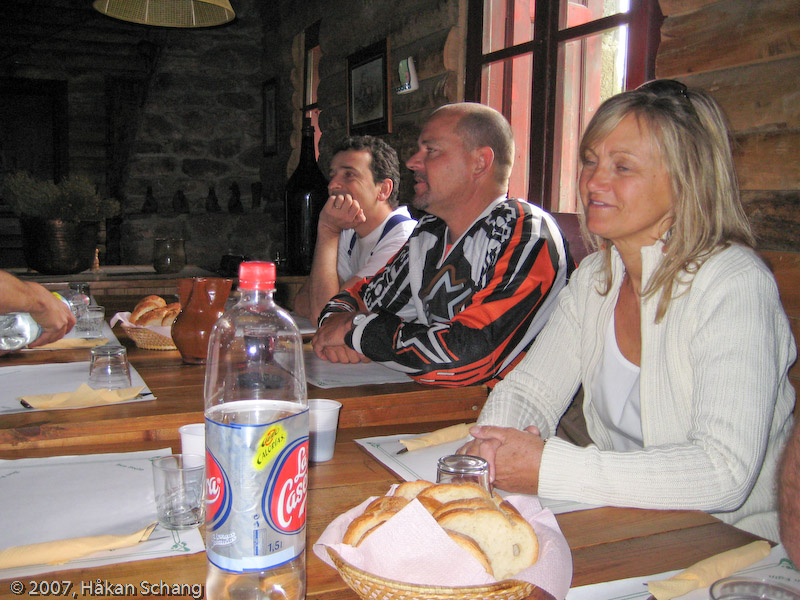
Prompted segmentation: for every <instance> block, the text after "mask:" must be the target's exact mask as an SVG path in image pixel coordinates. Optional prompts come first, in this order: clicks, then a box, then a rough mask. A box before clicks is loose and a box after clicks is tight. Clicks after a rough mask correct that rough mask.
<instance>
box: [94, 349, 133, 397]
mask: <svg viewBox="0 0 800 600" xmlns="http://www.w3.org/2000/svg"><path fill="white" fill-rule="evenodd" d="M88 383H89V387H91V388H94V389H101V388H108V389H110V390H116V389H121V388H127V387H131V367H130V364H128V351H127V350H125V347H124V346H117V345H114V344H105V345H103V346H95V347H94V348H92V350H91V360H90V362H89V382H88Z"/></svg>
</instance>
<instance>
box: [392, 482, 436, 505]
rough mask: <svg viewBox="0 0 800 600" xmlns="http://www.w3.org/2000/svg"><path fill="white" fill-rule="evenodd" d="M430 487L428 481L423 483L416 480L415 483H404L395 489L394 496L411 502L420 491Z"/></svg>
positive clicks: (430, 484)
mask: <svg viewBox="0 0 800 600" xmlns="http://www.w3.org/2000/svg"><path fill="white" fill-rule="evenodd" d="M432 485H433V484H432V483H431V482H430V481H425V480H424V479H418V480H416V481H404V482H403V483H401V484H400V485H398V486H397V487H396V488H395V490H394V495H395V496H400V497H401V498H407V499H409V500H413V499H414V498H416V497H417V494H419V493H420V492H421V491H422V490H424V489H427V488H429V487H431V486H432Z"/></svg>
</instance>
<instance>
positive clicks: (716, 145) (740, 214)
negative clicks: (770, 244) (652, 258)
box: [580, 80, 755, 322]
mask: <svg viewBox="0 0 800 600" xmlns="http://www.w3.org/2000/svg"><path fill="white" fill-rule="evenodd" d="M630 114H633V115H635V116H636V118H637V119H638V120H639V122H640V123H644V124H645V125H646V126H647V129H648V130H649V131H650V133H651V135H652V136H653V143H654V145H655V147H656V148H657V149H658V151H659V153H660V155H661V159H662V160H663V161H664V164H665V166H666V169H667V173H668V176H669V180H670V184H671V187H672V206H673V213H674V216H673V221H672V226H671V228H670V230H669V231H668V232H667V234H666V236H665V238H664V240H665V248H664V259H663V261H662V262H661V264H660V265H659V267H658V268H657V269H656V271H655V273H654V274H653V277H652V278H651V279H650V280H649V281H648V282H647V284H646V286H645V287H644V288H643V289H642V296H643V297H648V296H652V295H654V294H656V293H660V298H659V301H658V308H657V311H656V322H659V321H660V320H661V319H662V318H663V317H664V315H665V314H666V312H667V308H668V307H669V303H670V301H671V300H672V298H673V297H675V296H676V295H677V294H678V293H680V292H679V291H678V290H677V289H676V287H677V288H682V287H683V285H681V286H676V284H678V283H681V284H684V283H685V284H690V283H691V278H692V275H693V274H694V273H696V272H697V270H698V269H699V268H700V266H701V265H702V264H703V262H704V261H705V260H706V259H707V258H708V257H709V256H711V255H712V254H713V253H715V252H717V251H718V250H720V249H722V248H725V247H727V246H728V245H729V244H731V243H738V244H744V245H746V246H750V247H754V246H755V237H754V236H753V232H752V229H751V227H750V223H749V221H748V219H747V216H746V215H745V212H744V209H743V207H742V203H741V199H740V197H739V186H738V184H737V181H736V172H735V169H734V165H733V156H732V153H731V145H730V140H729V133H728V127H727V124H726V120H725V116H724V115H723V113H722V110H721V109H720V107H719V105H718V104H717V103H716V101H715V100H714V99H713V98H712V97H711V96H710V95H708V94H707V93H705V92H703V91H700V90H692V89H687V88H686V86H684V85H683V84H682V83H680V82H677V81H671V80H655V81H653V82H650V83H647V84H645V85H643V86H641V87H640V88H638V89H636V90H632V91H629V92H623V93H621V94H617V95H616V96H613V97H611V98H609V99H608V100H606V101H605V102H604V103H603V104H602V105H601V106H600V108H598V109H597V112H596V113H595V115H594V117H593V118H592V120H591V122H590V123H589V125H588V126H587V128H586V131H585V132H584V134H583V138H582V139H581V145H580V156H584V153H585V152H586V150H587V149H588V148H591V147H593V146H595V145H596V144H597V143H599V142H601V141H602V140H604V139H605V138H606V137H608V135H609V134H610V133H611V132H612V131H613V130H614V128H616V127H617V125H619V123H620V121H622V119H624V118H625V117H626V116H628V115H630ZM581 223H582V228H583V233H584V236H585V237H586V238H587V240H588V241H589V244H590V245H592V246H593V247H594V248H595V249H601V248H602V249H604V252H605V266H604V280H605V281H604V288H603V289H601V293H602V294H604V295H605V294H607V293H608V292H609V290H610V289H611V246H612V242H611V240H606V239H603V238H601V237H599V236H596V235H592V234H590V233H589V232H588V231H587V230H586V226H585V220H584V218H583V216H581Z"/></svg>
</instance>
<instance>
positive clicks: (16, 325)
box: [0, 290, 89, 352]
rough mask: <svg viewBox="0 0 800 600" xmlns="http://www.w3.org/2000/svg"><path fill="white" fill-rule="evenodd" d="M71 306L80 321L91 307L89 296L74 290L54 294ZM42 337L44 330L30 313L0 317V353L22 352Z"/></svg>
mask: <svg viewBox="0 0 800 600" xmlns="http://www.w3.org/2000/svg"><path fill="white" fill-rule="evenodd" d="M53 295H54V296H55V297H56V298H59V299H60V300H61V301H62V302H63V303H64V304H66V305H67V306H69V309H70V310H71V311H72V314H73V315H75V318H76V319H78V320H80V319H81V318H82V317H83V316H84V315H85V314H86V308H87V307H88V306H89V296H86V295H85V294H81V293H79V292H76V291H74V290H63V291H59V292H53ZM40 335H42V328H41V326H40V325H39V323H37V322H36V319H34V318H33V317H32V316H31V315H30V314H29V313H26V312H10V313H5V314H1V315H0V351H5V352H11V351H14V350H20V349H21V348H24V347H25V346H27V345H28V344H30V343H31V342H33V341H35V340H36V339H38V337H39V336H40Z"/></svg>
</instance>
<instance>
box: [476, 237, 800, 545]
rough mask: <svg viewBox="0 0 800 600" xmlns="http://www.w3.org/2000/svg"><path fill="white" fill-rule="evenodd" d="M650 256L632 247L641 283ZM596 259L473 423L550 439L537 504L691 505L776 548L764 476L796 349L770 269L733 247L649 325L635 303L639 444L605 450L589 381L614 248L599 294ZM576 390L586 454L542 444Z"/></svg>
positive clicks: (612, 299) (770, 468) (772, 473)
mask: <svg viewBox="0 0 800 600" xmlns="http://www.w3.org/2000/svg"><path fill="white" fill-rule="evenodd" d="M662 248H663V244H662V243H661V242H659V243H657V244H656V245H654V246H648V247H645V248H643V250H642V261H643V263H642V264H643V281H645V282H646V281H647V280H648V278H649V277H650V276H652V273H653V271H654V269H655V268H656V267H657V265H658V263H659V261H660V260H661V256H662ZM602 261H603V256H602V253H600V252H598V253H595V254H593V255H591V256H589V257H587V258H585V259H584V260H583V261H582V262H581V265H580V267H579V268H578V269H577V270H576V271H575V273H573V275H572V279H571V281H570V283H569V285H568V286H567V287H566V288H565V289H564V290H563V291H562V292H561V294H560V297H559V302H558V305H557V308H556V310H555V312H554V314H553V315H552V316H551V318H550V321H549V322H548V324H547V325H546V326H545V328H544V329H543V330H542V332H541V333H540V334H539V336H538V337H537V339H536V341H535V342H534V344H533V346H532V348H531V349H530V351H529V352H528V353H527V355H526V356H525V358H524V359H523V361H522V362H521V363H520V364H519V365H518V366H517V367H516V368H515V369H514V370H513V372H512V373H510V374H509V375H508V377H506V379H505V380H504V381H502V382H501V383H499V384H498V385H497V386H495V388H494V390H493V391H492V393H491V395H490V396H489V399H488V401H487V403H486V406H485V407H484V409H483V411H482V412H481V415H480V418H479V423H480V424H487V425H488V424H491V425H502V426H509V427H517V428H520V429H522V428H524V427H526V426H528V425H536V426H537V427H539V429H540V430H541V432H542V436H543V437H545V438H549V439H548V440H547V443H546V445H545V449H544V454H543V456H542V464H541V469H540V474H539V494H540V495H541V496H543V497H547V498H554V499H566V500H575V501H581V502H587V503H591V504H600V505H612V506H630V507H638V508H654V509H699V510H704V511H707V512H710V513H713V514H714V515H715V516H717V517H719V518H720V519H722V520H723V521H725V522H728V523H732V524H734V525H736V526H737V527H740V528H742V529H745V530H748V531H751V532H753V533H756V534H758V535H761V536H764V537H767V538H769V539H771V540H775V541H777V540H778V521H777V512H776V508H777V504H776V481H775V478H776V473H777V466H778V460H779V457H780V452H781V450H782V448H783V445H784V442H785V440H786V437H787V436H788V433H789V430H790V428H791V421H792V409H793V407H794V402H795V395H794V389H793V388H792V386H791V384H790V383H789V380H788V376H787V374H788V369H789V367H790V366H791V364H792V363H793V362H794V360H795V356H796V349H795V344H794V340H793V338H792V334H791V330H790V329H789V322H788V319H787V317H786V314H785V313H784V311H783V308H782V306H781V303H780V299H779V295H778V289H777V286H776V283H775V280H774V278H773V276H772V274H771V273H770V271H769V269H768V268H767V267H766V266H765V265H764V264H763V262H762V261H761V260H760V259H759V257H758V256H757V255H756V254H755V253H754V252H753V251H751V250H749V249H747V248H744V247H741V246H738V245H733V246H731V247H729V248H727V249H725V250H723V251H721V252H718V253H717V254H715V255H714V256H713V257H711V258H710V259H708V260H707V261H706V262H705V263H704V264H703V266H702V267H701V268H700V270H699V271H698V272H697V274H696V275H695V276H694V277H693V278H692V279H691V286H690V287H688V289H687V288H686V287H684V288H683V290H682V292H683V293H682V294H681V295H680V296H678V297H676V298H674V299H673V300H672V302H671V303H670V305H669V309H668V311H667V314H666V316H665V317H664V318H663V319H662V321H661V322H660V323H658V324H656V323H655V322H654V320H655V311H656V304H657V302H658V296H657V295H656V296H654V297H650V298H646V299H644V300H642V305H641V315H642V316H641V322H642V326H641V327H642V354H641V377H640V395H641V412H642V434H643V441H644V448H643V449H642V450H636V451H632V452H614V451H612V450H610V448H611V440H610V438H609V436H608V433H607V431H606V429H605V428H604V426H603V424H602V422H601V421H600V419H599V418H598V415H597V413H596V411H595V410H594V407H593V405H592V395H591V389H592V386H591V383H590V382H591V381H592V377H593V375H594V373H595V372H596V369H597V364H598V361H599V360H600V357H601V354H602V350H603V334H604V332H605V331H606V328H607V327H608V323H609V319H610V318H611V316H612V314H613V311H614V305H615V304H616V300H617V295H618V293H619V287H620V285H621V282H622V278H623V275H624V266H623V264H622V261H621V259H620V257H619V255H618V254H617V253H616V250H612V272H613V279H612V286H611V291H610V292H609V293H608V294H607V295H605V296H601V295H600V294H599V293H598V291H597V290H598V287H599V273H600V270H601V266H602ZM643 287H644V286H643ZM581 382H583V383H584V386H583V390H584V415H585V417H586V423H587V428H588V432H589V435H590V436H591V438H592V440H593V442H594V443H593V444H591V445H589V446H588V447H586V448H582V447H578V446H575V445H573V444H570V443H568V442H566V441H564V440H562V439H559V438H556V437H550V436H552V435H553V434H554V432H555V430H556V426H557V424H558V421H559V419H560V418H561V415H562V414H563V413H564V411H565V410H566V408H567V406H568V405H569V403H570V400H571V398H572V397H573V395H574V394H575V392H576V391H577V389H578V386H579V385H580V384H581Z"/></svg>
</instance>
